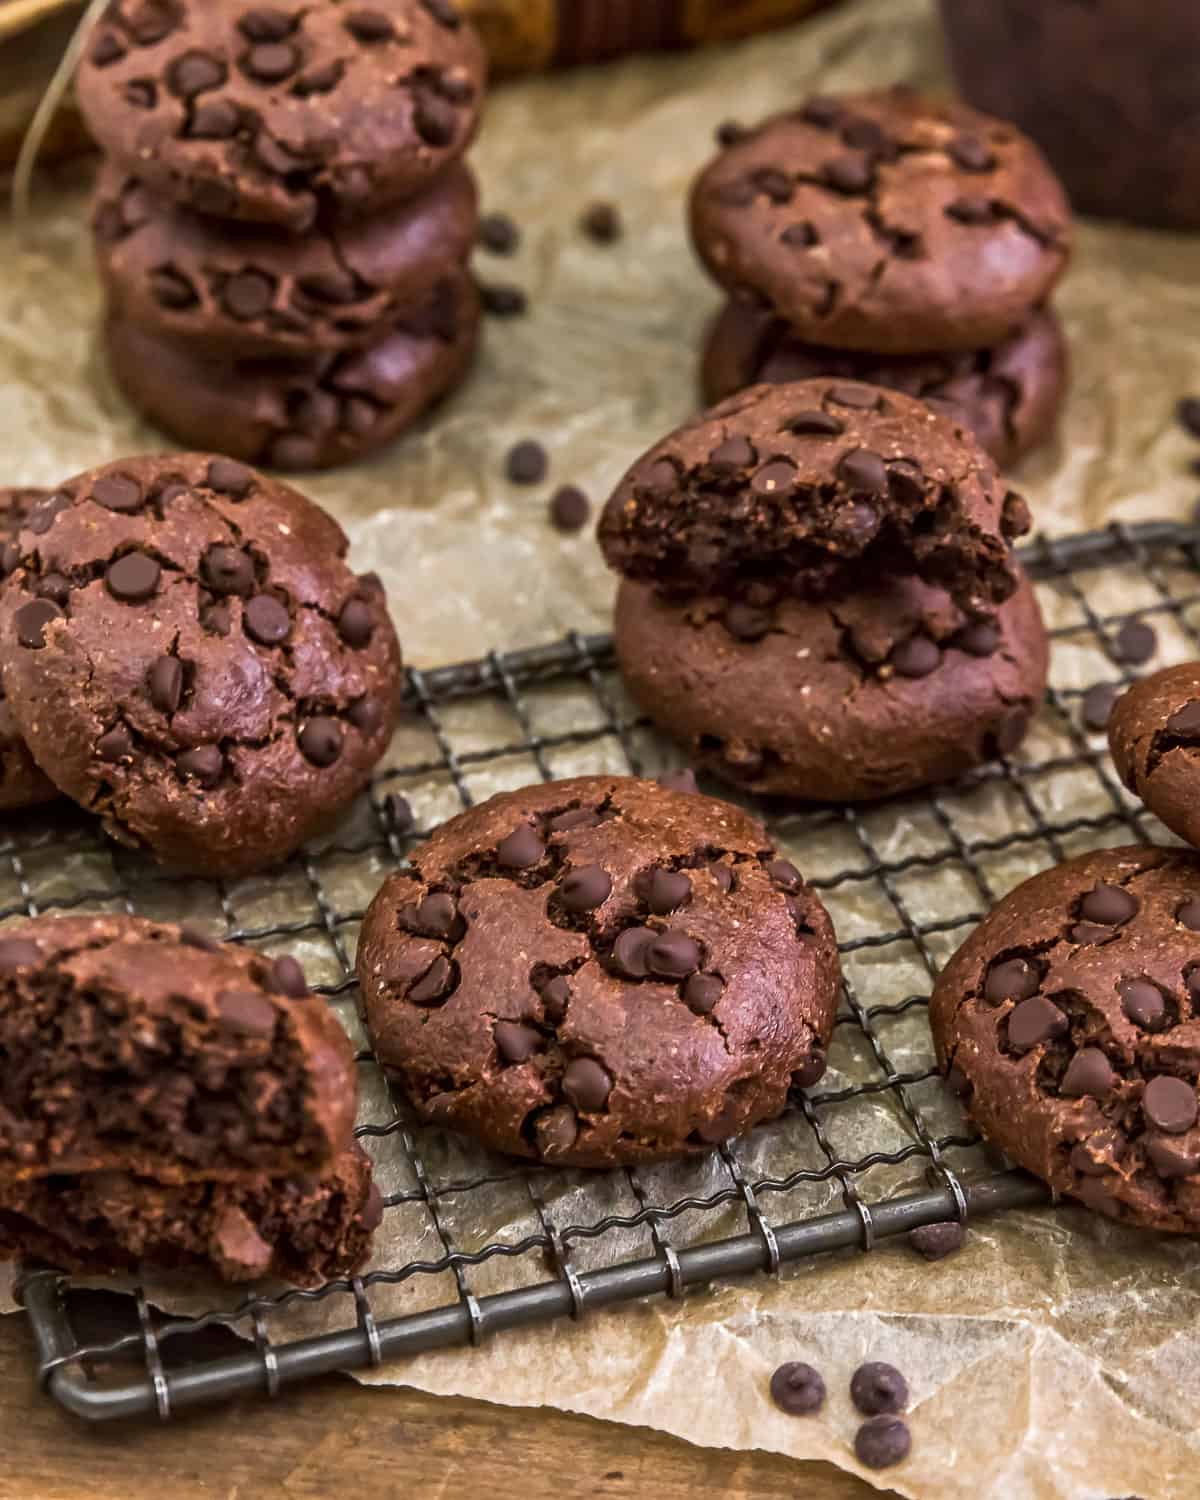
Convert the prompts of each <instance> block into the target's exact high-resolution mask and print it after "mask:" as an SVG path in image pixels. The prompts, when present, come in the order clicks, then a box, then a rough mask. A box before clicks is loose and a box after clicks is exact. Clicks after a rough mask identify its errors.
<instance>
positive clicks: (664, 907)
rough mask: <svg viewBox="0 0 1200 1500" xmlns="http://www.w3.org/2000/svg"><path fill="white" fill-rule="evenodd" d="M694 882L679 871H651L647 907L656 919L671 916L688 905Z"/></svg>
mask: <svg viewBox="0 0 1200 1500" xmlns="http://www.w3.org/2000/svg"><path fill="white" fill-rule="evenodd" d="M691 895H692V882H691V880H690V879H689V878H688V876H686V875H685V874H683V872H682V871H679V870H651V872H650V879H649V881H648V882H647V886H646V905H647V906H648V907H649V908H650V910H651V911H652V912H653V913H654V915H655V916H656V917H665V916H669V915H670V913H671V912H673V911H678V910H679V908H680V907H681V906H684V905H686V904H687V902H688V901H689V900H690V899H691Z"/></svg>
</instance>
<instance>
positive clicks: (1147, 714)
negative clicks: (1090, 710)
mask: <svg viewBox="0 0 1200 1500" xmlns="http://www.w3.org/2000/svg"><path fill="white" fill-rule="evenodd" d="M1108 742H1109V745H1110V747H1111V749H1112V757H1113V764H1114V765H1115V766H1116V768H1117V773H1118V774H1119V776H1120V777H1121V780H1122V781H1123V782H1124V783H1125V785H1126V786H1127V787H1128V788H1129V790H1130V791H1131V792H1134V793H1136V794H1137V796H1139V797H1140V798H1141V799H1142V801H1143V802H1144V803H1145V804H1146V806H1147V807H1148V808H1149V809H1150V811H1151V812H1152V813H1154V815H1155V816H1156V817H1158V818H1161V820H1162V821H1163V822H1164V823H1165V824H1166V825H1167V827H1168V828H1169V829H1170V830H1171V832H1172V833H1177V834H1178V835H1179V837H1180V838H1182V839H1186V840H1187V841H1188V843H1189V844H1196V845H1200V662H1194V661H1192V662H1184V663H1182V664H1181V665H1180V666H1176V667H1167V668H1165V669H1164V670H1163V671H1161V672H1155V673H1154V674H1153V675H1152V676H1150V677H1144V678H1143V679H1142V680H1141V682H1135V683H1134V685H1133V686H1132V687H1131V688H1130V689H1129V691H1128V692H1127V693H1126V694H1125V695H1124V696H1123V697H1122V698H1120V699H1118V700H1117V703H1116V706H1115V707H1114V708H1113V710H1112V714H1111V716H1110V718H1109V721H1108Z"/></svg>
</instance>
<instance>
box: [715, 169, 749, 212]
mask: <svg viewBox="0 0 1200 1500" xmlns="http://www.w3.org/2000/svg"><path fill="white" fill-rule="evenodd" d="M713 197H714V198H716V199H717V201H718V202H719V203H724V204H727V205H728V206H729V207H730V208H749V206H750V205H751V204H752V203H753V202H754V200H755V198H757V197H758V190H757V188H755V186H754V179H753V178H752V177H739V178H737V179H736V181H734V182H722V183H720V184H718V186H717V187H715V188H714V189H713Z"/></svg>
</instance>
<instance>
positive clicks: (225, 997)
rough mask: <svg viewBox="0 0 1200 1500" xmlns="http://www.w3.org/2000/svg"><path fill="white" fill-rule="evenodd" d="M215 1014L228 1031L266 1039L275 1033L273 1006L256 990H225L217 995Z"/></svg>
mask: <svg viewBox="0 0 1200 1500" xmlns="http://www.w3.org/2000/svg"><path fill="white" fill-rule="evenodd" d="M217 1014H218V1016H220V1018H221V1022H222V1024H223V1025H224V1026H226V1027H227V1028H228V1029H229V1030H230V1031H235V1032H238V1033H239V1034H241V1035H243V1036H251V1037H258V1038H259V1039H260V1040H264V1041H265V1040H266V1039H267V1038H268V1037H272V1036H274V1034H275V1007H274V1006H273V1005H272V1004H271V1002H270V1000H268V999H267V997H266V996H265V995H261V994H259V993H258V991H257V990H226V991H225V992H224V993H223V994H220V995H218V996H217Z"/></svg>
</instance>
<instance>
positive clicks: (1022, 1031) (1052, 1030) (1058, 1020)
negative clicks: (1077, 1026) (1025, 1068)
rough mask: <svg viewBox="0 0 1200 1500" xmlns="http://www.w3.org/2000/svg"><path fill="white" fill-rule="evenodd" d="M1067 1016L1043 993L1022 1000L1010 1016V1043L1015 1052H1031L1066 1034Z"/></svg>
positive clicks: (1068, 1026)
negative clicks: (1044, 1043)
mask: <svg viewBox="0 0 1200 1500" xmlns="http://www.w3.org/2000/svg"><path fill="white" fill-rule="evenodd" d="M1069 1029H1070V1023H1069V1022H1068V1020H1067V1017H1066V1016H1065V1015H1064V1014H1063V1012H1062V1011H1061V1010H1059V1008H1058V1006H1057V1005H1053V1004H1052V1003H1051V1002H1050V1001H1049V1000H1047V999H1046V998H1045V997H1044V996H1042V995H1034V996H1033V997H1032V998H1031V999H1029V1000H1022V1001H1021V1003H1020V1005H1018V1006H1017V1007H1016V1009H1015V1010H1014V1011H1012V1013H1011V1014H1010V1015H1009V1018H1008V1043H1009V1046H1010V1047H1012V1049H1013V1050H1014V1051H1015V1052H1029V1051H1030V1050H1031V1049H1032V1048H1034V1047H1038V1046H1041V1044H1042V1043H1043V1042H1049V1041H1053V1040H1054V1039H1055V1038H1056V1037H1060V1036H1066V1034H1067V1032H1068V1030H1069Z"/></svg>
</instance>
